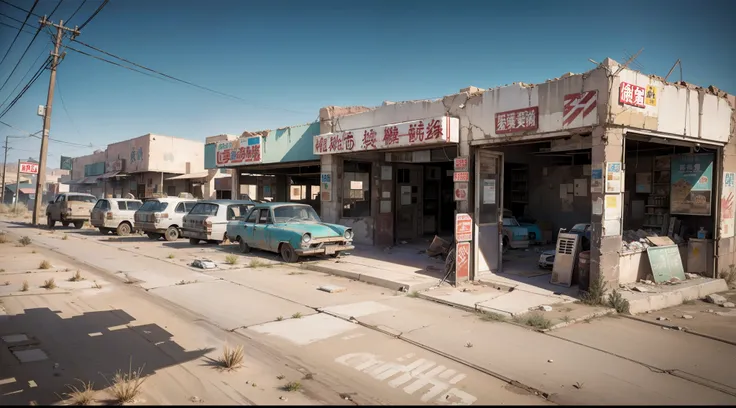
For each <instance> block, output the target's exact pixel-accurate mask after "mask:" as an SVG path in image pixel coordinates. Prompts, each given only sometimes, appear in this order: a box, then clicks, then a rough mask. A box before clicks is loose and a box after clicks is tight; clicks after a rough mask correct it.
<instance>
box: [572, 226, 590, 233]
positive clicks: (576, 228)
mask: <svg viewBox="0 0 736 408" xmlns="http://www.w3.org/2000/svg"><path fill="white" fill-rule="evenodd" d="M587 227H588V224H575V225H574V226H573V227H572V229H570V232H585V230H586V229H587Z"/></svg>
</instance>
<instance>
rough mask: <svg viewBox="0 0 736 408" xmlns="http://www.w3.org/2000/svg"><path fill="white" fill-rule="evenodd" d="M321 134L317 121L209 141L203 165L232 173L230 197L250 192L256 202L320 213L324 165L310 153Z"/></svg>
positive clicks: (209, 138)
mask: <svg viewBox="0 0 736 408" xmlns="http://www.w3.org/2000/svg"><path fill="white" fill-rule="evenodd" d="M317 134H319V123H318V122H313V123H307V124H304V125H297V126H288V127H284V128H280V129H275V130H264V131H257V132H247V131H246V132H243V134H242V135H240V136H234V135H219V136H212V137H208V138H207V141H206V145H205V167H206V168H207V169H217V168H219V169H221V170H225V169H227V170H229V171H231V172H232V184H231V186H230V187H231V192H232V193H231V194H230V196H229V197H236V196H237V197H242V196H243V195H245V194H247V195H248V196H250V197H251V198H253V199H263V200H272V201H291V202H301V203H306V204H310V205H312V206H313V207H314V208H315V210H316V211H319V210H320V200H319V196H320V185H319V175H320V171H319V166H320V165H319V157H318V156H316V155H315V154H314V153H313V152H312V139H313V138H314V136H316V135H317ZM218 190H220V189H219V188H218ZM229 197H225V196H223V198H229Z"/></svg>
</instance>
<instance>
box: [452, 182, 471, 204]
mask: <svg viewBox="0 0 736 408" xmlns="http://www.w3.org/2000/svg"><path fill="white" fill-rule="evenodd" d="M467 199H468V183H455V201H466V200H467Z"/></svg>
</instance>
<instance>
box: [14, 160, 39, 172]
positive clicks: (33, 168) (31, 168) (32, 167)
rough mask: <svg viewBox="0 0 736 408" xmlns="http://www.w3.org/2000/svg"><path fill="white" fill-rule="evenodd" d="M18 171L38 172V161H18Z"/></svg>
mask: <svg viewBox="0 0 736 408" xmlns="http://www.w3.org/2000/svg"><path fill="white" fill-rule="evenodd" d="M18 171H19V172H20V173H25V174H38V163H31V162H20V168H19V169H18Z"/></svg>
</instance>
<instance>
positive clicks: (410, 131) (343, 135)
mask: <svg viewBox="0 0 736 408" xmlns="http://www.w3.org/2000/svg"><path fill="white" fill-rule="evenodd" d="M459 140H460V121H459V119H458V118H451V117H449V116H441V117H436V118H429V119H423V120H414V121H410V122H402V123H394V124H390V125H380V126H374V127H370V128H361V129H353V130H346V131H343V132H337V133H327V134H324V135H318V136H315V137H314V154H334V153H345V152H360V151H370V150H380V149H393V148H401V147H407V146H424V145H432V144H445V143H457V142H458V141H459Z"/></svg>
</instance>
